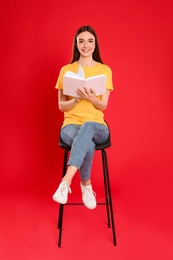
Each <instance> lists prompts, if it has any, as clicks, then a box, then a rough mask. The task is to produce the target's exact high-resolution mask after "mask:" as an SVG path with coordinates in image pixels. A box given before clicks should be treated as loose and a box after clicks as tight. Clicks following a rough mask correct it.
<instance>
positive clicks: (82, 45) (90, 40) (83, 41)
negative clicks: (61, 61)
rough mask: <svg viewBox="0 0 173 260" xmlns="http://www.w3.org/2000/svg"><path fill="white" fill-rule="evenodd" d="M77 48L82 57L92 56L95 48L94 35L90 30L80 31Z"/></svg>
mask: <svg viewBox="0 0 173 260" xmlns="http://www.w3.org/2000/svg"><path fill="white" fill-rule="evenodd" d="M76 40H77V44H76V45H77V48H78V51H79V53H80V55H82V56H83V57H90V56H92V54H93V52H94V49H95V37H94V35H92V34H91V33H90V32H82V33H80V34H79V35H78V36H77V38H76Z"/></svg>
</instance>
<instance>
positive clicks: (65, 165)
mask: <svg viewBox="0 0 173 260" xmlns="http://www.w3.org/2000/svg"><path fill="white" fill-rule="evenodd" d="M68 152H69V150H68V149H65V150H64V163H63V171H62V177H64V175H65V174H66V167H67V156H68ZM63 213H64V205H63V204H60V205H59V216H58V229H59V238H58V246H59V247H61V238H62V224H63Z"/></svg>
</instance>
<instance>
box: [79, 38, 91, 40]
mask: <svg viewBox="0 0 173 260" xmlns="http://www.w3.org/2000/svg"><path fill="white" fill-rule="evenodd" d="M79 40H84V39H83V38H79ZM88 40H94V38H89V39H88Z"/></svg>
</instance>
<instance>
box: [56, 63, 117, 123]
mask: <svg viewBox="0 0 173 260" xmlns="http://www.w3.org/2000/svg"><path fill="white" fill-rule="evenodd" d="M78 68H79V65H78V63H77V62H74V63H71V64H68V65H65V66H63V67H62V68H61V70H60V74H59V77H58V80H57V84H56V86H55V88H56V89H63V76H64V74H65V73H66V72H67V71H68V70H69V71H72V72H74V73H77V72H78ZM83 70H84V74H85V78H89V77H91V76H95V75H99V74H106V76H107V82H106V89H108V90H110V91H112V90H113V85H112V71H111V69H110V67H108V66H107V65H105V64H102V63H99V62H98V63H97V64H96V65H95V66H93V67H89V68H87V67H83ZM68 98H69V99H72V98H73V97H68ZM97 98H98V99H100V98H101V96H98V97H97ZM87 121H94V122H97V123H101V124H104V125H106V124H105V121H104V114H103V112H102V111H100V110H99V109H97V108H96V107H95V106H94V105H93V104H92V103H91V102H89V101H88V100H85V99H81V100H80V101H79V102H78V103H77V104H76V105H75V106H74V107H73V108H72V109H70V110H68V111H66V112H64V122H63V126H65V125H68V124H77V125H82V124H83V123H84V122H87Z"/></svg>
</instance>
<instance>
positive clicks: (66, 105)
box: [58, 89, 80, 112]
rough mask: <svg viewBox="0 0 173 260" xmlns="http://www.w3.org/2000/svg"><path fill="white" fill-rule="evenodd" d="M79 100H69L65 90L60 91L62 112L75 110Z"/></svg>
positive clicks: (59, 105)
mask: <svg viewBox="0 0 173 260" xmlns="http://www.w3.org/2000/svg"><path fill="white" fill-rule="evenodd" d="M79 101H80V99H79V98H73V99H71V100H67V96H66V95H64V94H63V90H62V89H59V90H58V107H59V110H60V111H61V112H65V111H68V110H70V109H71V108H73V107H74V106H75V105H76V104H77V103H78V102H79Z"/></svg>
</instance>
